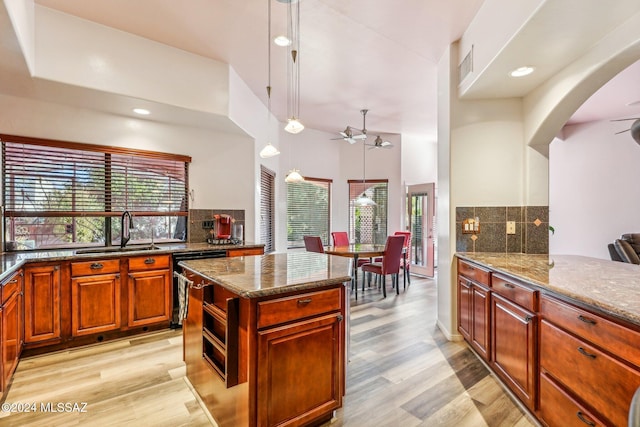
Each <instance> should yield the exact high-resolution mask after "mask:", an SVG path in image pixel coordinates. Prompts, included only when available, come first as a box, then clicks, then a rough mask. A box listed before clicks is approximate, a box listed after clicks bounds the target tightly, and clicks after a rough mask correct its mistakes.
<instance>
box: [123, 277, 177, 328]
mask: <svg viewBox="0 0 640 427" xmlns="http://www.w3.org/2000/svg"><path fill="white" fill-rule="evenodd" d="M171 289H172V282H171V271H170V270H152V271H137V272H132V273H129V304H128V305H129V309H128V311H129V326H142V325H148V324H152V323H158V322H163V321H169V320H170V318H171Z"/></svg>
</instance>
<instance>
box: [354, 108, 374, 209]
mask: <svg viewBox="0 0 640 427" xmlns="http://www.w3.org/2000/svg"><path fill="white" fill-rule="evenodd" d="M365 111H366V110H365ZM365 155H366V151H365V145H364V144H362V195H360V197H358V198H357V199H356V200H355V202H354V203H355V205H356V206H376V205H377V203H376V202H374V201H373V199H372V198H370V197H367V194H366V176H367V175H366V170H367V169H366V167H367V162H366V161H365Z"/></svg>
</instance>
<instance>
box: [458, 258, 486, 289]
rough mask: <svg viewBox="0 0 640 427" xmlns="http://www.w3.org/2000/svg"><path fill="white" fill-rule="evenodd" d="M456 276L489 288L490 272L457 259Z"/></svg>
mask: <svg viewBox="0 0 640 427" xmlns="http://www.w3.org/2000/svg"><path fill="white" fill-rule="evenodd" d="M458 274H460V275H461V276H464V277H466V278H467V279H471V280H475V281H476V282H478V283H482V284H483V285H487V286H489V282H490V278H491V272H489V271H488V270H484V269H482V268H480V267H478V266H477V265H474V264H471V263H468V262H466V261H463V260H461V259H458Z"/></svg>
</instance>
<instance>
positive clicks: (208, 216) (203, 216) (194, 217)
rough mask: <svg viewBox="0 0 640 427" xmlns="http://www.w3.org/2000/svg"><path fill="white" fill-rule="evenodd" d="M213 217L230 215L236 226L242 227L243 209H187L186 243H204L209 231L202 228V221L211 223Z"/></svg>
mask: <svg viewBox="0 0 640 427" xmlns="http://www.w3.org/2000/svg"><path fill="white" fill-rule="evenodd" d="M214 215H230V216H231V217H232V218H233V219H234V220H235V223H236V224H242V226H243V228H245V229H246V227H245V226H244V225H245V224H244V209H189V227H188V232H187V241H188V242H189V243H204V242H206V241H207V238H209V237H211V235H210V234H209V230H205V229H203V228H202V223H203V222H204V221H211V220H212V219H213V217H214Z"/></svg>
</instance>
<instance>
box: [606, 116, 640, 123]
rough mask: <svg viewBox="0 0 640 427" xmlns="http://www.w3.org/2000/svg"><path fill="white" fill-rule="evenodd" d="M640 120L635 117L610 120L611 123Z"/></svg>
mask: <svg viewBox="0 0 640 427" xmlns="http://www.w3.org/2000/svg"><path fill="white" fill-rule="evenodd" d="M638 119H640V117H635V118H631V119H611V120H610V121H611V122H626V121H627V120H638Z"/></svg>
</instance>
